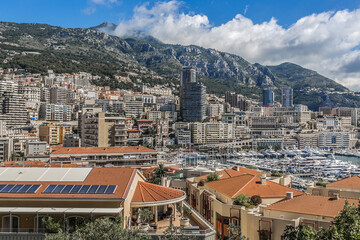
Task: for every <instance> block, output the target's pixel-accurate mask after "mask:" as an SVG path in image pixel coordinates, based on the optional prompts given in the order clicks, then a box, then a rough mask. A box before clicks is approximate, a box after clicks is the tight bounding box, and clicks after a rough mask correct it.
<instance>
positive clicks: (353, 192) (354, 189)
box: [307, 175, 360, 199]
mask: <svg viewBox="0 0 360 240" xmlns="http://www.w3.org/2000/svg"><path fill="white" fill-rule="evenodd" d="M307 193H309V194H312V195H317V196H328V197H332V196H335V195H339V196H340V197H344V198H354V199H360V175H358V176H353V177H348V178H343V179H341V180H339V181H336V182H332V183H328V184H326V186H317V185H316V184H315V183H312V184H309V185H308V186H307Z"/></svg>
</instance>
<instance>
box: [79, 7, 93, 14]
mask: <svg viewBox="0 0 360 240" xmlns="http://www.w3.org/2000/svg"><path fill="white" fill-rule="evenodd" d="M81 12H82V13H84V14H85V15H91V14H94V13H95V12H96V8H94V7H88V8H85V9H83V10H81Z"/></svg>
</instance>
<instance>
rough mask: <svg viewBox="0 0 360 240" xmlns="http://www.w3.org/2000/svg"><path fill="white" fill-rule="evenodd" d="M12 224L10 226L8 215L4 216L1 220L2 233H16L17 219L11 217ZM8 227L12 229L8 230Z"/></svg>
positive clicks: (16, 217)
mask: <svg viewBox="0 0 360 240" xmlns="http://www.w3.org/2000/svg"><path fill="white" fill-rule="evenodd" d="M11 218H12V224H10V215H8V216H4V217H3V219H2V228H3V231H4V232H18V230H19V217H18V216H11ZM10 225H12V229H10Z"/></svg>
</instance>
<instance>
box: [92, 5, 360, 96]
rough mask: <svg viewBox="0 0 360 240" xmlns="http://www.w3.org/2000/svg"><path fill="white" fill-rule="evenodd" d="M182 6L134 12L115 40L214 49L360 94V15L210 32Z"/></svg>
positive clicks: (234, 24) (247, 23)
mask: <svg viewBox="0 0 360 240" xmlns="http://www.w3.org/2000/svg"><path fill="white" fill-rule="evenodd" d="M97 1H100V0H97ZM181 5H182V2H179V1H176V0H172V1H169V2H158V3H156V4H155V5H154V6H153V7H149V5H148V4H143V5H140V6H137V7H136V8H135V9H134V14H133V17H132V18H131V19H130V20H128V21H122V22H120V24H119V25H118V27H117V28H116V30H115V34H117V35H119V36H124V35H131V34H132V32H135V31H137V30H142V31H146V32H147V33H148V34H150V35H152V36H154V37H156V38H158V39H159V40H161V41H163V42H165V43H173V44H183V45H189V44H195V45H199V46H203V47H206V48H215V49H218V50H221V51H226V52H230V53H235V54H238V55H240V56H242V57H244V58H245V59H247V60H249V61H250V62H259V63H261V64H268V65H274V64H279V63H282V62H286V61H288V62H293V63H296V64H300V65H302V66H304V67H307V68H310V69H313V70H316V71H318V72H319V73H321V74H323V75H325V76H327V77H330V78H333V79H335V80H337V81H338V82H340V83H342V84H344V85H345V86H347V87H350V88H351V89H354V90H360V84H359V83H360V49H359V46H360V9H357V10H354V11H348V10H342V11H337V12H323V13H319V14H312V15H310V16H305V17H303V18H301V19H299V20H298V21H297V22H296V23H294V24H293V25H292V26H290V27H289V28H287V29H286V28H283V27H282V26H280V25H279V24H278V23H277V21H276V19H275V18H272V19H270V20H269V21H266V22H263V23H260V24H254V23H253V22H252V21H251V19H249V18H246V17H245V16H243V15H241V14H237V15H236V16H235V17H234V18H233V19H232V20H231V21H229V22H226V23H224V24H222V25H220V26H212V25H211V24H210V21H209V19H208V17H207V16H205V15H201V14H187V13H184V12H180V10H179V9H180V6H181ZM245 12H246V11H244V13H245Z"/></svg>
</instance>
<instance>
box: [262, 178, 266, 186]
mask: <svg viewBox="0 0 360 240" xmlns="http://www.w3.org/2000/svg"><path fill="white" fill-rule="evenodd" d="M261 185H266V178H264V177H261Z"/></svg>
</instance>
